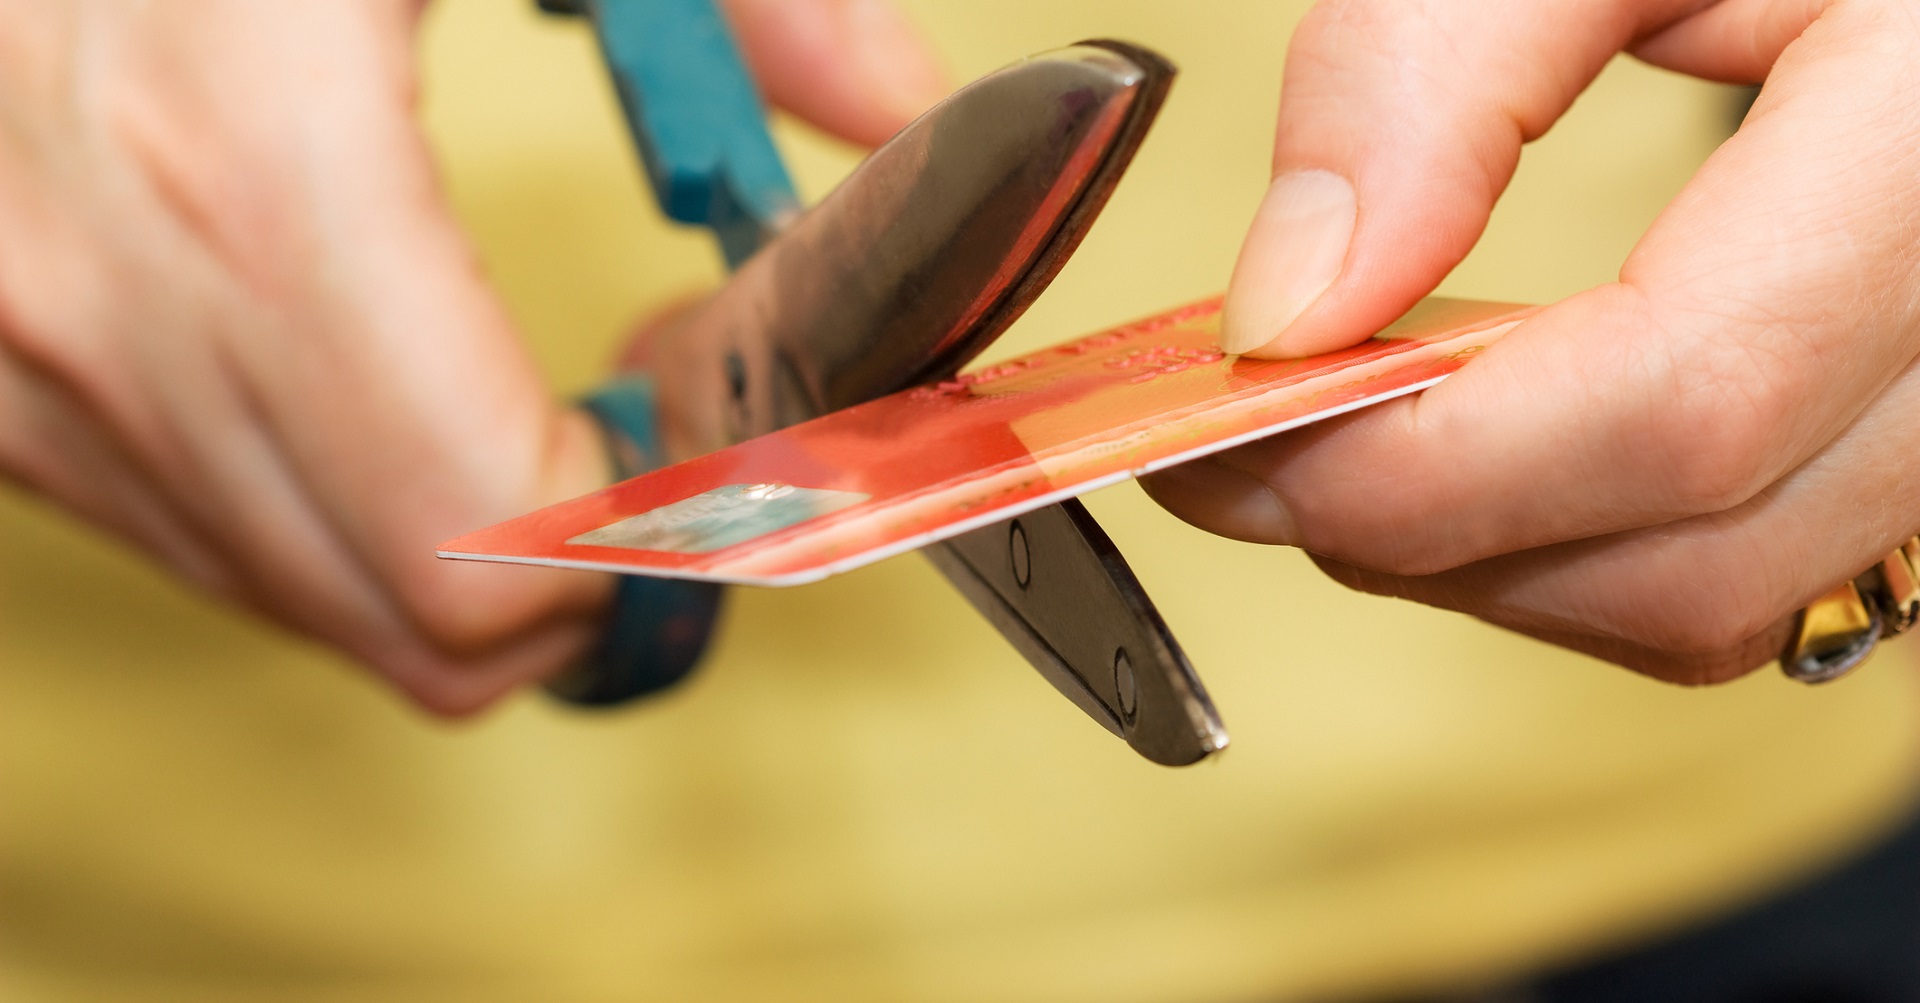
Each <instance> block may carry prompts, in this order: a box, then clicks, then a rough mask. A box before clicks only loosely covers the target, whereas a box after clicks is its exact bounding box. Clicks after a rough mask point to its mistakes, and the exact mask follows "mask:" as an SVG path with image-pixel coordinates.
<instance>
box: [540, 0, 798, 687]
mask: <svg viewBox="0 0 1920 1003" xmlns="http://www.w3.org/2000/svg"><path fill="white" fill-rule="evenodd" d="M538 2H539V4H540V6H541V7H542V8H543V9H545V10H548V11H551V12H554V13H561V14H575V15H583V16H585V17H587V18H589V19H590V20H591V21H592V22H593V27H594V32H595V34H596V35H597V36H598V37H599V40H600V52H601V55H602V56H603V57H604V58H605V60H606V64H607V70H608V72H609V73H610V74H611V75H612V77H613V83H614V89H615V90H616V91H617V92H618V93H619V95H620V107H621V109H622V110H623V111H624V112H625V114H626V118H627V127H628V129H629V130H630V131H631V133H632V135H633V143H634V147H635V149H637V150H638V151H639V154H640V160H641V163H642V165H643V166H644V167H645V171H646V175H647V180H648V182H649V184H650V185H651V186H652V188H653V194H654V198H655V199H656V200H657V201H658V202H659V203H660V209H661V211H662V212H664V213H665V214H666V215H667V216H668V218H670V219H674V220H677V221H679V222H682V223H690V224H694V225H698V226H704V227H707V228H708V229H710V230H712V231H713V234H714V237H715V238H716V239H717V240H718V241H719V244H720V251H721V253H722V254H723V255H724V256H725V257H726V260H727V267H728V268H730V269H731V268H738V267H739V266H740V264H741V262H744V261H745V260H747V258H749V257H751V256H752V255H753V253H754V252H755V251H757V250H759V249H760V247H761V246H762V245H764V244H765V243H766V242H767V241H768V240H769V239H770V238H771V237H772V236H773V234H774V233H775V231H777V230H778V229H779V228H780V226H781V225H782V224H783V223H784V222H785V221H786V219H787V218H788V217H790V216H792V215H793V214H794V213H795V212H796V211H797V210H798V208H799V198H798V197H797V196H796V195H795V194H794V191H793V182H792V181H791V180H789V178H788V177H787V170H786V167H785V166H784V165H782V164H781V162H780V153H779V151H778V150H777V149H776V148H775V147H774V145H773V137H772V135H771V134H769V133H768V132H767V119H766V110H765V109H764V108H763V107H762V106H761V103H760V93H759V89H758V88H757V87H756V86H755V85H754V82H753V76H752V75H751V74H750V73H748V72H747V67H746V63H745V62H744V61H743V60H742V59H741V58H740V51H739V48H738V47H737V46H735V45H734V42H733V37H732V35H731V34H730V33H729V31H728V29H727V23H726V20H725V18H724V17H722V16H721V14H720V11H719V9H718V8H717V7H715V6H714V3H713V0H538ZM582 404H583V406H584V407H585V408H586V410H587V412H588V413H589V414H591V415H592V416H593V417H594V418H595V419H596V420H597V421H598V422H599V424H600V427H601V429H602V431H603V432H604V433H605V435H606V437H607V442H608V447H609V450H610V452H611V453H612V455H613V457H614V463H615V467H616V472H617V474H618V475H619V477H621V478H622V479H625V478H628V477H634V476H637V475H639V474H642V473H645V472H647V471H648V470H650V469H653V468H654V467H657V466H659V465H660V464H661V462H662V458H661V455H660V450H659V445H658V421H657V416H656V414H655V409H654V397H653V387H652V382H651V381H650V380H649V379H647V377H645V376H644V375H640V374H625V375H622V376H619V377H616V378H615V379H613V380H612V381H610V382H608V383H607V384H605V385H603V386H602V387H601V388H600V389H598V390H596V391H594V392H593V393H591V394H589V395H588V396H587V397H586V399H585V400H583V401H582ZM722 595H723V593H722V590H721V587H720V586H718V585H713V584H709V583H705V582H681V581H669V580H663V579H656V578H644V577H640V576H636V575H622V576H620V581H619V584H618V585H617V586H616V588H615V591H614V600H613V609H612V611H611V614H610V616H609V619H608V622H607V628H606V630H605V632H604V633H603V634H602V636H601V640H600V644H599V645H598V647H596V648H595V649H594V651H593V652H592V653H590V654H589V655H588V656H587V657H586V658H585V659H583V660H582V661H581V662H579V663H578V664H576V665H575V666H574V667H573V668H571V669H570V670H568V671H567V672H565V673H563V674H561V675H560V676H558V677H556V678H555V679H554V680H553V681H551V682H550V683H549V684H548V685H547V689H548V691H549V692H551V693H553V694H554V695H555V696H558V697H560V698H561V699H563V700H567V701H569V702H571V703H576V704H583V705H588V706H609V705H614V704H620V703H625V702H626V701H629V700H632V699H635V698H637V697H642V696H645V695H647V694H650V693H655V692H658V691H660V690H663V689H666V688H667V687H669V686H672V685H673V684H675V683H677V682H679V681H680V680H681V679H683V678H685V677H686V676H687V674H688V673H690V672H692V671H693V669H694V667H695V666H696V665H698V663H699V661H700V658H701V656H702V655H703V654H704V653H705V651H706V647H707V641H708V639H709V638H710V637H711V635H712V633H713V625H714V621H715V620H716V618H717V617H718V616H719V612H720V604H721V597H722Z"/></svg>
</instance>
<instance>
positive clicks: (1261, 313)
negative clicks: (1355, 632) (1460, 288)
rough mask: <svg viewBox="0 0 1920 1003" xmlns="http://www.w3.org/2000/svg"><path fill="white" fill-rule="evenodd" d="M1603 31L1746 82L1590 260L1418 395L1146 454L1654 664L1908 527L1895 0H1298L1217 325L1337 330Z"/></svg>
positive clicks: (1198, 492) (1908, 190)
mask: <svg viewBox="0 0 1920 1003" xmlns="http://www.w3.org/2000/svg"><path fill="white" fill-rule="evenodd" d="M1621 51H1627V52H1631V53H1633V54H1634V55H1636V56H1638V57H1639V58H1641V59H1644V60H1647V61H1649V62H1651V63H1654V64H1656V65H1659V66H1663V67H1667V68H1670V69H1674V70H1677V71H1680V72H1683V73H1690V74H1694V75H1697V76H1701V77H1705V78H1708V79H1712V80H1719V81H1729V82H1746V83H1758V82H1761V81H1763V80H1764V81H1765V88H1764V90H1763V91H1762V93H1761V95H1760V98H1759V101H1758V103H1757V104H1756V105H1755V106H1754V108H1753V110H1752V113H1751V114H1750V115H1749V116H1748V118H1747V120H1746V122H1745V124H1744V125H1742V127H1741V128H1740V130H1739V132H1738V134H1737V135H1735V136H1734V137H1733V138H1732V139H1731V140H1729V141H1728V142H1727V143H1726V144H1725V145H1724V146H1723V147H1722V148H1721V149H1720V150H1719V151H1717V152H1716V153H1715V154H1714V155H1713V157H1712V158H1711V159H1710V160H1709V161H1708V162H1707V164H1706V165H1705V166H1704V167H1703V168H1702V169H1701V170H1700V171H1699V173H1698V174H1697V175H1696V176H1695V178H1694V179H1693V180H1692V182H1691V183H1690V184H1689V185H1688V186H1687V187H1686V189H1685V190H1684V191H1683V192H1682V193H1681V194H1680V196H1679V197H1678V198H1676V199H1675V200H1674V202H1673V203H1672V204H1671V205H1669V206H1668V207H1667V208H1666V210H1665V211H1664V212H1663V213H1662V214H1661V216H1660V217H1659V219H1658V220H1657V221H1656V222H1655V224H1654V225H1653V227H1652V228H1651V229H1650V230H1649V231H1648V232H1647V233H1646V235H1645V236H1644V237H1643V238H1642V240H1641V241H1640V242H1639V245H1638V246H1637V247H1636V248H1635V249H1634V251H1633V253H1632V254H1631V256H1630V257H1629V258H1628V259H1627V261H1626V262H1625V263H1624V265H1623V266H1622V268H1621V271H1620V278H1619V281H1618V282H1615V283H1611V284H1608V285H1605V286H1601V287H1599V288H1596V289H1593V290H1590V291H1587V292H1584V293H1581V294H1579V295H1577V296H1574V297H1571V298H1569V299H1567V300H1565V301H1563V302H1560V303H1557V304H1553V305H1552V306H1550V307H1549V308H1548V309H1546V310H1545V311H1544V312H1542V313H1541V314H1539V315H1538V316H1537V317H1535V318H1533V319H1531V320H1529V321H1527V322H1526V323H1525V324H1523V325H1521V326H1520V327H1519V328H1518V329H1516V330H1514V331H1513V332H1512V333H1511V334H1509V335H1507V336H1506V337H1505V339H1504V340H1503V341H1501V342H1500V343H1499V344H1498V345H1496V346H1495V347H1494V348H1493V349H1492V350H1490V351H1488V352H1487V353H1486V354H1485V356H1484V357H1482V358H1480V359H1478V360H1476V361H1475V362H1474V364H1473V365H1471V366H1469V367H1468V368H1467V369H1466V370H1464V371H1462V372H1461V373H1460V374H1458V375H1457V376H1455V377H1453V378H1452V379H1450V380H1449V381H1447V382H1446V383H1444V384H1442V385H1440V386H1439V387H1437V388H1435V389H1432V390H1430V391H1428V392H1426V393H1425V394H1424V395H1422V396H1420V397H1417V398H1410V399H1405V400H1400V401H1396V402H1393V403H1390V404H1386V405H1383V406H1380V407H1377V408H1374V409H1372V410H1370V411H1367V412H1365V413H1362V414H1359V415H1356V416H1353V417H1350V418H1346V419H1342V420H1339V421H1336V422H1331V423H1328V424H1326V425H1322V426H1318V427H1316V428H1315V429H1313V430H1310V431H1306V432H1304V433H1300V434H1293V435H1287V436H1282V437H1279V438H1275V439H1271V440H1267V441H1264V442H1260V443H1256V444H1254V445H1251V446H1248V447H1244V448H1241V449H1238V450H1235V451H1232V452H1230V453H1227V454H1223V455H1222V456H1220V457H1218V458H1217V459H1214V460H1211V461H1205V462H1201V463H1195V464H1191V465H1188V466H1186V467H1183V468H1179V469H1176V470H1174V471H1170V472H1168V473H1165V474H1162V475H1160V476H1158V477H1156V478H1154V479H1153V480H1152V481H1151V482H1150V483H1149V485H1148V489H1149V491H1150V492H1151V493H1152V494H1153V495H1154V497H1155V498H1156V499H1157V500H1159V501H1160V502H1161V503H1162V504H1163V505H1165V506H1166V507H1167V508H1169V509H1170V510H1172V511H1173V512H1174V513H1175V514H1177V515H1179V516H1180V517H1181V518H1184V519H1186V520H1188V521H1190V522H1192V523H1194V524H1196V525H1198V526H1201V527H1203V528H1206V529H1209V530H1212V531H1214V532H1217V533H1221V534H1224V535H1226V536H1230V537H1236V538H1239V539H1244V540H1251V541H1258V542H1265V543H1280V544H1289V545H1293V546H1299V547H1304V548H1305V549H1306V550H1308V551H1309V552H1311V553H1312V554H1313V555H1314V557H1315V560H1316V561H1317V562H1318V563H1319V565H1320V566H1321V568H1322V569H1324V570H1325V571H1326V572H1327V573H1328V574H1329V575H1331V576H1333V577H1334V578H1335V579H1337V580H1339V581H1341V582H1343V583H1345V584H1347V585H1349V586H1352V587H1354V588H1357V589H1362V590H1365V591H1368V592H1374V593H1379V594H1383V595H1390V596H1399V597H1403V598H1408V599H1413V600H1415V601H1418V602H1423V603H1427V604H1430V605H1435V606H1440V607H1445V608H1448V609H1455V610H1461V611H1464V612H1466V613H1470V614H1472V615H1474V616H1476V617H1479V618H1481V619H1483V620H1487V621H1489V622H1492V623H1495V624H1499V625H1501V626H1504V627H1508V628H1511V629H1514V630H1517V631H1520V632H1523V633H1526V634H1530V635H1533V636H1535V637H1538V638H1541V639H1544V640H1547V641H1550V642H1552V643H1555V644H1559V645H1563V646H1565V647H1568V648H1572V649H1574V650H1577V651H1583V652H1588V653H1591V654H1593V655H1597V656H1599V657H1600V658H1603V659H1606V660H1609V661H1612V662H1616V663H1618V664H1620V665H1624V666H1627V667H1630V668H1633V669H1636V670H1639V671H1641V672H1645V673H1648V674H1651V675H1654V676H1658V677H1661V678H1664V679H1669V680H1673V681H1677V682H1686V683H1708V682H1717V681H1722V680H1726V679H1730V678H1733V677H1736V676H1739V675H1741V674H1744V673H1746V672H1748V671H1750V670H1752V669H1754V668H1756V667H1759V666H1761V665H1764V664H1766V663H1767V662H1769V661H1771V660H1772V659H1773V658H1774V657H1775V656H1776V655H1778V654H1779V652H1780V651H1781V649H1782V646H1783V644H1784V643H1785V641H1786V640H1787V636H1788V631H1789V629H1790V620H1791V617H1792V615H1793V612H1794V611H1795V610H1796V609H1798V608H1799V607H1801V606H1804V605H1806V604H1807V603H1808V602H1810V601H1812V600H1813V599H1815V598H1816V597H1818V596H1820V595H1822V594H1824V593H1825V592H1827V591H1828V590H1829V589H1830V588H1832V587H1833V586H1834V585H1835V584H1836V583H1838V582H1840V581H1842V580H1845V579H1847V578H1851V577H1853V576H1854V575H1856V574H1858V573H1860V572H1861V571H1862V570H1864V569H1865V568H1866V567H1868V566H1869V565H1871V564H1873V563H1874V562H1876V561H1878V560H1879V559H1880V558H1881V557H1882V556H1884V555H1885V554H1886V553H1887V552H1888V551H1889V550H1891V549H1893V548H1894V547H1895V546H1897V545H1898V543H1899V542H1900V541H1902V540H1904V539H1906V538H1907V537H1909V536H1911V535H1912V534H1913V533H1914V532H1915V531H1916V530H1920V449H1916V447H1915V438H1914V436H1915V431H1914V430H1915V429H1916V427H1920V371H1917V370H1916V367H1915V358H1916V356H1917V355H1920V194H1917V193H1920V88H1916V87H1914V86H1913V84H1912V79H1913V73H1914V67H1916V66H1920V6H1916V5H1914V4H1913V3H1912V2H1910V0H1829V2H1820V0H1721V2H1718V3H1712V2H1703V0H1471V2H1467V0H1454V2H1447V0H1327V2H1324V3H1321V4H1320V5H1319V6H1318V7H1316V8H1315V9H1314V10H1313V12H1312V13H1311V15H1310V16H1309V17H1308V18H1307V20H1306V21H1305V23H1303V24H1302V25H1301V26H1300V29H1299V31H1298V33H1297V34H1296V35H1295V36H1294V39H1293V42H1292V49H1291V51H1290V54H1289V56H1288V60H1287V64H1286V79H1285V85H1284V88H1283V93H1282V97H1281V110H1280V125H1279V131H1278V141H1277V143H1276V149H1275V155H1274V172H1275V176H1276V178H1277V179H1279V180H1278V181H1277V182H1276V186H1275V189H1274V194H1272V195H1270V196H1269V198H1268V201H1267V203H1266V205H1264V206H1263V208H1262V210H1261V213H1260V215H1259V217H1258V218H1257V219H1256V221H1255V226H1254V228H1253V231H1252V233H1251V234H1250V235H1249V237H1248V239H1247V242H1246V245H1245V247H1244V249H1243V251H1242V255H1241V259H1240V262H1239V264H1238V266H1237V268H1236V270H1235V273H1234V276H1233V282H1232V286H1231V290H1230V292H1229V294H1228V299H1227V305H1226V313H1225V317H1224V320H1223V324H1224V330H1225V340H1226V342H1227V347H1229V348H1230V349H1234V350H1238V351H1244V352H1246V353H1248V354H1251V355H1258V356H1265V357H1283V356H1289V355H1297V354H1307V353H1312V352H1317V351H1324V350H1328V349H1332V348H1337V347H1341V346H1344V345H1348V344H1352V343H1354V342H1356V341H1358V340H1361V339H1363V338H1365V337H1366V336H1367V335H1368V333H1369V332H1371V331H1373V330H1375V329H1377V328H1379V327H1380V326H1381V325H1382V324H1384V323H1385V322H1387V321H1389V320H1390V319H1392V318H1393V317H1394V316H1395V315H1396V314H1398V313H1399V312H1400V311H1402V310H1404V309H1406V308H1407V307H1408V306H1409V305H1411V304H1412V303H1413V302H1414V301H1415V300H1417V299H1418V298H1419V297H1421V296H1423V295H1425V294H1426V293H1428V292H1429V291H1431V290H1432V289H1433V288H1434V286H1435V285H1436V284H1437V283H1438V282H1439V281H1440V279H1441V278H1442V277H1443V276H1444V275H1445V274H1446V273H1447V272H1448V270H1449V269H1451V268H1452V267H1453V266H1454V265H1455V264H1456V263H1458V262H1459V261H1460V259H1461V258H1462V257H1463V256H1464V255H1465V254H1466V253H1467V251H1468V249H1469V248H1470V247H1471V246H1472V244H1473V242H1474V240H1475V239H1476V238H1477V237H1478V235H1479V234H1480V232H1481V230H1482V228H1483V227H1484V226H1485V224H1486V222H1487V218H1488V213H1489V211H1490V210H1491V209H1492V207H1493V203H1494V200H1495V199H1496V198H1498V196H1499V194H1500V192H1501V190H1502V188H1503V187H1504V186H1505V185H1506V183H1507V181H1508V179H1509V177H1510V176H1511V174H1512V173H1513V170H1514V167H1515V165H1516V162H1517V159H1518V156H1519V152H1520V147H1521V144H1523V143H1524V142H1526V141H1527V140H1529V139H1532V138H1534V137H1536V136H1538V135H1540V134H1541V133H1543V132H1544V131H1545V130H1546V129H1547V127H1548V126H1549V125H1551V124H1552V123H1553V122H1554V120H1555V119H1556V118H1558V117H1559V116H1560V115H1561V114H1562V113H1563V112H1565V111H1566V109H1567V107H1568V106H1569V104H1571V102H1572V101H1573V99H1574V98H1575V97H1576V96H1577V95H1578V94H1579V93H1580V92H1581V91H1582V90H1583V89H1584V88H1585V87H1586V86H1587V85H1588V83H1590V82H1591V81H1592V80H1593V78H1594V76H1595V74H1596V73H1598V72H1599V70H1600V68H1601V66H1602V65H1603V64H1604V63H1605V62H1606V61H1607V60H1608V59H1609V58H1611V57H1612V56H1613V55H1614V54H1615V53H1617V52H1621ZM1290 234H1291V235H1292V236H1294V237H1298V238H1299V239H1295V240H1290V239H1289V238H1290ZM1302 235H1304V236H1302Z"/></svg>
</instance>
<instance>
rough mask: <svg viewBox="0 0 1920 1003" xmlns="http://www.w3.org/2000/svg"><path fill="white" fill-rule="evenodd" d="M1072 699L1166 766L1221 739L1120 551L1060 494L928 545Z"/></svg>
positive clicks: (1199, 689) (1202, 691)
mask: <svg viewBox="0 0 1920 1003" xmlns="http://www.w3.org/2000/svg"><path fill="white" fill-rule="evenodd" d="M925 553H926V555H927V556H928V558H930V559H931V560H932V561H933V563H934V566H935V567H937V568H939V569H940V571H941V572H942V573H943V574H945V575H946V576H947V579H948V580H949V581H951V582H952V583H953V585H954V587H955V588H957V589H959V591H960V593H961V594H962V595H964V596H966V597H967V600H968V601H969V602H971V603H972V604H973V606H974V608H975V609H978V610H979V611H980V612H981V614H982V615H983V616H985V617H986V618H987V621H988V622H989V623H991V624H993V625H994V627H995V628H996V629H998V630H999V631H1000V633H1001V634H1002V635H1004V636H1005V637H1006V639H1007V640H1008V641H1009V642H1011V643H1012V644H1013V646H1014V647H1015V648H1016V649H1018V650H1019V651H1020V653H1021V654H1022V655H1025V656H1026V658H1027V661H1029V662H1031V663H1032V664H1033V667H1034V668H1035V669H1038V670H1039V671H1040V674H1041V675H1042V676H1044V677H1046V680H1047V681H1048V682H1050V683H1052V684H1053V686H1054V688H1055V689H1057V690H1059V691H1060V692H1061V693H1062V694H1064V695H1065V696H1066V698H1067V699H1068V700H1071V701H1073V703H1074V705H1075V706H1077V707H1079V708H1080V709H1081V710H1083V711H1085V712H1086V713H1087V716H1088V717H1091V718H1093V719H1094V720H1095V721H1098V722H1099V723H1100V724H1102V725H1104V726H1105V727H1106V729H1107V730H1108V731H1111V732H1113V733H1114V734H1115V735H1118V736H1120V737H1121V738H1123V739H1125V740H1126V742H1127V744H1128V745H1130V746H1132V747H1133V749H1134V751H1136V752H1138V753H1140V754H1141V755H1142V756H1145V757H1146V758H1148V759H1150V760H1153V761H1154V762H1156V763H1160V764H1163V765H1166V766H1185V765H1187V764H1189V763H1194V762H1198V761H1199V760H1201V759H1203V758H1205V757H1206V756H1207V755H1209V754H1211V753H1213V752H1216V751H1218V750H1220V749H1224V748H1226V746H1227V732H1226V728H1225V726H1224V725H1222V724H1221V722H1220V715H1219V712H1218V711H1216V710H1214V707H1213V701H1212V700H1210V699H1208V697H1207V691H1206V688H1205V687H1204V686H1202V685H1201V684H1200V679H1199V677H1198V676H1196V675H1194V672H1193V666H1192V665H1191V664H1190V663H1189V662H1188V661H1187V656H1186V653H1185V652H1183V651H1181V650H1180V644H1179V642H1178V641H1175V640H1174V638H1173V634H1172V633H1171V632H1169V631H1168V630H1167V625H1166V623H1165V621H1163V620H1161V619H1160V613H1159V611H1158V610H1156V609H1154V606H1153V602H1152V600H1150V599H1148V598H1147V594H1146V592H1145V591H1144V590H1142V589H1141V588H1140V582H1139V580H1138V579H1136V578H1135V577H1134V576H1133V572H1132V570H1130V569H1129V568H1128V567H1127V563H1126V560H1125V559H1124V558H1122V557H1121V556H1120V552H1119V551H1118V550H1117V549H1115V548H1114V546H1113V542H1112V541H1111V540H1109V539H1108V538H1107V534H1106V533H1105V532H1104V531H1102V530H1101V529H1100V524H1099V523H1097V522H1095V521H1094V519H1093V516H1092V515H1091V514H1090V513H1088V512H1087V510H1086V507H1085V506H1083V505H1081V504H1080V502H1078V501H1076V500H1072V499H1069V500H1067V501H1064V502H1061V503H1059V504H1057V505H1049V506H1047V507H1046V508H1043V509H1039V510H1036V511H1033V512H1028V513H1027V514H1025V515H1022V516H1020V517H1018V518H1016V519H1011V520H1009V521H1007V522H1003V523H996V524H994V525H991V526H984V527H981V528H980V529H976V530H973V531H972V532H969V533H964V534H962V535H960V536H956V537H954V538H953V539H951V540H948V541H946V542H944V543H938V544H935V545H933V546H931V547H928V548H926V550H925Z"/></svg>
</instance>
